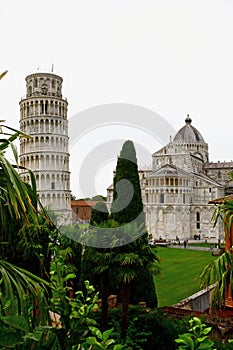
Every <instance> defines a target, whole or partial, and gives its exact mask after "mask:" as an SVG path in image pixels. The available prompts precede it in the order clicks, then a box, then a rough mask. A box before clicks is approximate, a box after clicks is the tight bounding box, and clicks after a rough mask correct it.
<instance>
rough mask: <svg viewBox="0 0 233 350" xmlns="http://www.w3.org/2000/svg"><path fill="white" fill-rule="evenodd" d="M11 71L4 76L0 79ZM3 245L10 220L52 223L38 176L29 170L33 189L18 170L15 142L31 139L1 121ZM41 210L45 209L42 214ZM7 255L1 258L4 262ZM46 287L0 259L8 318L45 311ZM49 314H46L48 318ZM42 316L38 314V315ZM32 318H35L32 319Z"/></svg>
mask: <svg viewBox="0 0 233 350" xmlns="http://www.w3.org/2000/svg"><path fill="white" fill-rule="evenodd" d="M6 73H7V71H5V72H3V73H2V74H0V80H1V79H2V78H3V77H4V76H5V74H6ZM0 133H1V139H0V245H1V248H2V249H1V251H4V249H3V248H4V245H7V244H8V237H7V232H8V230H7V228H8V225H9V218H10V220H18V219H20V220H22V222H23V223H24V224H25V225H28V226H29V225H31V224H38V218H39V217H41V216H43V217H44V218H45V220H47V221H48V222H50V219H49V217H48V216H47V215H46V213H45V212H44V211H43V208H42V206H40V203H39V201H38V200H37V195H36V186H35V184H36V182H35V178H34V175H33V174H32V172H30V171H29V174H30V177H31V187H30V188H29V187H28V186H27V185H26V184H25V183H24V182H23V181H22V180H21V178H20V175H19V173H18V170H19V168H20V166H19V164H18V156H17V151H16V148H15V146H14V144H13V142H14V141H15V140H16V139H17V138H18V137H29V136H27V135H25V134H24V133H22V132H20V131H18V130H15V129H13V128H11V127H9V126H6V125H4V121H3V120H1V121H0ZM9 147H10V148H11V150H12V153H13V156H14V160H15V164H14V165H12V164H11V163H10V162H9V161H8V160H7V158H6V157H5V153H6V150H7V149H9ZM39 208H40V209H41V210H40V211H39ZM3 256H4V255H3V254H2V256H1V258H2V259H3ZM45 286H48V284H47V283H46V282H45V281H43V280H42V279H40V278H38V277H36V276H34V275H32V274H31V273H30V272H28V271H26V270H23V269H20V268H18V267H16V266H14V265H13V264H10V263H8V262H6V261H4V260H0V305H1V312H2V314H3V315H4V314H5V315H7V314H9V313H13V314H14V313H15V314H22V315H24V316H25V317H28V316H29V315H28V310H29V309H28V308H26V307H25V305H26V304H25V303H26V300H27V301H28V302H29V301H30V303H29V304H28V307H32V308H35V307H36V309H38V308H39V309H40V311H41V315H42V311H45V309H44V307H46V305H47V304H46V298H45V296H44V293H45V289H44V288H45ZM46 314H47V312H45V313H44V312H43V315H46ZM37 316H38V315H37ZM30 317H31V316H30Z"/></svg>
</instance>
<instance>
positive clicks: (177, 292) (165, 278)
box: [155, 247, 216, 307]
mask: <svg viewBox="0 0 233 350" xmlns="http://www.w3.org/2000/svg"><path fill="white" fill-rule="evenodd" d="M157 252H158V255H159V257H160V259H161V263H160V265H161V274H160V275H159V276H156V277H155V284H156V293H157V297H158V306H159V307H161V306H165V305H166V306H171V305H173V304H175V303H177V302H179V301H181V300H182V299H184V298H186V297H188V296H190V295H192V294H194V293H196V292H197V291H199V290H200V280H199V279H198V278H197V277H198V275H199V274H200V273H201V272H202V270H203V268H204V267H205V266H206V265H208V264H209V263H210V262H211V261H213V260H214V259H215V258H216V257H213V256H212V255H211V253H210V252H209V251H200V250H189V249H176V248H163V247H158V248H157Z"/></svg>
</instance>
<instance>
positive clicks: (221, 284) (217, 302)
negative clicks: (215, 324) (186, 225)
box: [200, 172, 233, 308]
mask: <svg viewBox="0 0 233 350" xmlns="http://www.w3.org/2000/svg"><path fill="white" fill-rule="evenodd" d="M229 176H230V179H231V180H232V179H233V172H230V173H229ZM210 203H214V204H215V205H217V207H216V210H215V213H214V216H213V221H214V226H215V225H216V224H217V222H218V220H221V221H222V222H223V226H224V232H225V252H224V253H223V254H222V255H221V256H220V257H218V258H217V259H216V260H214V261H213V262H212V263H211V264H209V265H208V266H206V267H205V269H204V270H203V272H202V274H201V275H200V278H201V287H202V288H206V287H208V286H209V285H211V284H215V288H214V292H213V294H212V302H211V307H212V308H214V307H224V306H231V307H232V306H233V298H232V296H233V256H232V253H233V249H232V248H233V196H232V195H230V196H226V197H223V198H218V199H215V200H212V201H211V202H210Z"/></svg>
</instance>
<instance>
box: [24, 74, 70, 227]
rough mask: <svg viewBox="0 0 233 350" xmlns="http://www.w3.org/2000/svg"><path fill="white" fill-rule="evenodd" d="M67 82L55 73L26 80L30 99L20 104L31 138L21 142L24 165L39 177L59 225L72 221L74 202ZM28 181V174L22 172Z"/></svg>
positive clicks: (41, 191) (41, 194)
mask: <svg viewBox="0 0 233 350" xmlns="http://www.w3.org/2000/svg"><path fill="white" fill-rule="evenodd" d="M62 82H63V79H62V78H61V77H60V76H58V75H56V74H53V73H34V74H30V75H28V76H27V77H26V97H25V98H23V99H21V101H20V103H19V104H20V130H21V131H22V132H24V133H25V134H27V135H30V136H31V138H28V139H26V138H21V139H20V165H22V166H24V167H26V168H28V169H30V170H32V171H33V172H34V174H35V178H36V183H37V190H38V195H39V198H40V200H41V202H42V204H43V206H44V207H47V208H49V209H51V210H52V211H53V212H54V214H55V216H56V217H57V221H58V223H59V224H68V223H70V222H71V219H72V210H71V202H70V172H69V137H68V120H67V106H68V102H67V100H66V99H64V98H63V97H62ZM21 177H22V179H23V180H24V181H25V182H28V181H29V174H28V172H27V171H24V170H22V171H21Z"/></svg>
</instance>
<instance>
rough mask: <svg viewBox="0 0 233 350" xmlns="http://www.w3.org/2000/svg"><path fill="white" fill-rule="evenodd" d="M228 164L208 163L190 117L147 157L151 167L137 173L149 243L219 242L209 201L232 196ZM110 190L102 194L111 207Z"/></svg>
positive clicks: (218, 229) (204, 145)
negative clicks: (149, 236)
mask: <svg viewBox="0 0 233 350" xmlns="http://www.w3.org/2000/svg"><path fill="white" fill-rule="evenodd" d="M229 171H233V162H217V163H214V162H209V153H208V144H207V143H206V142H205V140H204V139H203V137H202V135H201V133H200V132H199V131H198V130H197V129H196V128H195V127H194V126H193V125H192V120H191V118H190V117H189V115H188V116H187V117H186V119H185V125H184V126H183V127H182V128H181V129H180V130H179V131H178V132H177V133H176V135H175V137H174V139H173V140H171V141H170V142H169V143H168V144H167V145H165V146H164V147H162V148H161V149H160V150H158V151H157V152H155V153H154V154H153V155H152V169H149V170H143V169H142V170H139V178H140V184H141V191H142V200H143V203H144V210H145V214H146V224H147V229H148V232H149V234H151V235H152V236H153V238H154V239H161V238H162V239H166V240H167V241H169V240H175V239H177V238H178V239H180V240H185V239H195V238H198V239H210V238H213V239H215V240H216V241H218V239H223V236H224V235H223V228H222V224H221V222H218V223H217V225H216V226H215V227H214V225H213V214H214V210H215V207H214V206H213V204H210V203H209V202H210V201H211V200H213V199H215V198H219V197H223V196H225V195H228V194H231V193H232V190H233V183H232V182H229V174H228V173H229ZM112 196H113V188H112V186H110V187H109V188H108V192H107V202H108V203H111V201H112Z"/></svg>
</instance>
